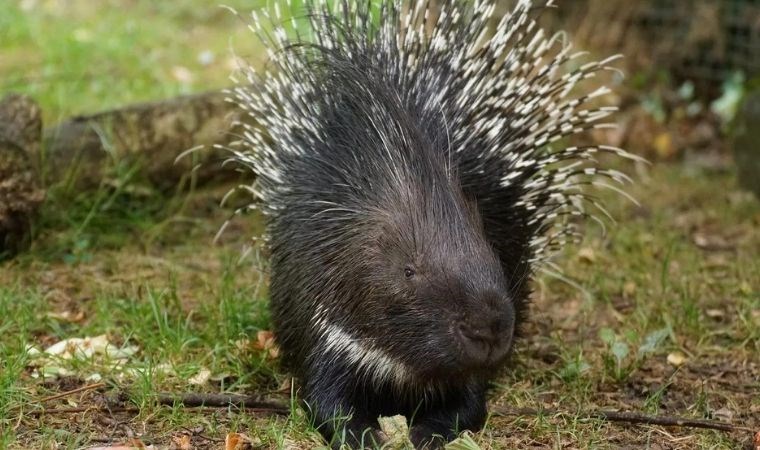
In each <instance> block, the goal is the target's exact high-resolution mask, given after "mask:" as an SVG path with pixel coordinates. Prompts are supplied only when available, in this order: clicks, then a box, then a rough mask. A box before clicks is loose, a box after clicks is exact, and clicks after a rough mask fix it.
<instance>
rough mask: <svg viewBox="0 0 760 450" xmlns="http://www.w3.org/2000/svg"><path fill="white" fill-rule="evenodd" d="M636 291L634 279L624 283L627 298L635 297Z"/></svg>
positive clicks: (624, 293) (624, 292)
mask: <svg viewBox="0 0 760 450" xmlns="http://www.w3.org/2000/svg"><path fill="white" fill-rule="evenodd" d="M635 293H636V283H634V282H633V281H626V282H625V284H624V285H623V296H624V297H626V298H630V297H633V295H634V294H635Z"/></svg>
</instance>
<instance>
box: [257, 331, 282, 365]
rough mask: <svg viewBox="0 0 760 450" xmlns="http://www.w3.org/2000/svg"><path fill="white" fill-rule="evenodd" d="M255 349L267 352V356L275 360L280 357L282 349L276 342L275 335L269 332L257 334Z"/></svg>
mask: <svg viewBox="0 0 760 450" xmlns="http://www.w3.org/2000/svg"><path fill="white" fill-rule="evenodd" d="M253 348H255V349H257V350H264V351H266V352H267V356H269V357H270V358H273V359H274V358H277V357H278V356H280V349H279V347H277V344H275V341H274V333H272V332H271V331H268V330H261V331H259V332H258V333H256V342H254V343H253Z"/></svg>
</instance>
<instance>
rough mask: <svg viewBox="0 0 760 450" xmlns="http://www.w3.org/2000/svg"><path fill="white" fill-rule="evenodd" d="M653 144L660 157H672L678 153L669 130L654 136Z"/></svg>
mask: <svg viewBox="0 0 760 450" xmlns="http://www.w3.org/2000/svg"><path fill="white" fill-rule="evenodd" d="M652 146H653V147H654V151H655V152H656V153H657V156H658V157H659V158H660V159H670V158H672V157H673V155H675V153H676V150H675V146H674V145H673V138H672V137H671V136H670V133H668V132H662V133H660V134H658V135H657V136H656V137H655V138H654V141H653V142H652Z"/></svg>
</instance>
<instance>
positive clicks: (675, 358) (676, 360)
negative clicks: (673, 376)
mask: <svg viewBox="0 0 760 450" xmlns="http://www.w3.org/2000/svg"><path fill="white" fill-rule="evenodd" d="M686 361H687V358H686V355H684V354H683V353H681V352H673V353H669V354H668V364H670V365H671V366H674V367H681V366H682V365H684V364H685V363H686Z"/></svg>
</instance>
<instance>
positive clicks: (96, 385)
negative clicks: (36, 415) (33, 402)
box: [40, 383, 106, 403]
mask: <svg viewBox="0 0 760 450" xmlns="http://www.w3.org/2000/svg"><path fill="white" fill-rule="evenodd" d="M105 385H106V384H105V383H94V384H88V385H85V386H82V387H78V388H76V389H72V390H70V391H66V392H61V393H60V394H55V395H51V396H49V397H45V398H43V399H41V400H40V403H45V402H49V401H50V400H55V399H58V398H62V397H68V396H69V395H74V394H78V393H80V392H85V391H91V390H93V389H99V388H102V387H103V386H105Z"/></svg>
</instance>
